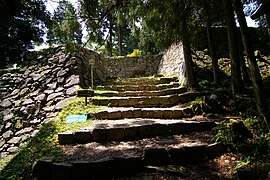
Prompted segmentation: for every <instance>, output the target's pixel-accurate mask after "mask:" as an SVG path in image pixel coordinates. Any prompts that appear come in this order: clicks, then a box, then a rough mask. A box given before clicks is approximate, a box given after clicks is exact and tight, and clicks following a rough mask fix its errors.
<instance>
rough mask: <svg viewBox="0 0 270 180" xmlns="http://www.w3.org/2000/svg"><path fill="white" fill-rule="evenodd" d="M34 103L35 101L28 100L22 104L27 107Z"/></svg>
mask: <svg viewBox="0 0 270 180" xmlns="http://www.w3.org/2000/svg"><path fill="white" fill-rule="evenodd" d="M33 103H34V101H33V100H32V99H26V100H25V101H24V102H23V103H22V105H24V106H26V105H29V104H33Z"/></svg>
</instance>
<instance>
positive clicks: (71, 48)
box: [64, 42, 77, 53]
mask: <svg viewBox="0 0 270 180" xmlns="http://www.w3.org/2000/svg"><path fill="white" fill-rule="evenodd" d="M64 50H65V52H66V53H67V52H75V51H76V50H77V48H76V45H75V44H74V43H73V42H67V43H66V44H65V45H64Z"/></svg>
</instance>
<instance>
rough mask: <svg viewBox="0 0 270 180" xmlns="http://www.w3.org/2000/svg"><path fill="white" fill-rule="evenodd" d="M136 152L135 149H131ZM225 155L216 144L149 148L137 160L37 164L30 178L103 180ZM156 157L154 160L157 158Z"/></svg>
mask: <svg viewBox="0 0 270 180" xmlns="http://www.w3.org/2000/svg"><path fill="white" fill-rule="evenodd" d="M134 151H138V149H134ZM224 152H226V147H225V145H223V144H220V143H214V144H206V143H198V144H190V145H185V146H182V147H175V148H166V147H162V146H160V147H151V148H144V149H142V153H141V154H142V155H141V156H132V155H131V156H112V157H110V158H108V157H107V158H101V159H98V160H88V161H87V160H74V161H67V162H61V161H60V162H59V160H57V158H55V157H45V158H43V159H41V160H39V161H38V162H37V163H36V164H35V166H34V168H33V174H34V176H35V177H37V179H40V180H45V179H46V180H47V179H69V180H77V179H80V180H86V179H107V178H112V177H119V175H130V174H132V173H137V172H143V171H145V170H147V168H148V167H149V165H150V166H164V165H181V166H183V165H193V164H198V163H201V162H203V161H205V160H207V159H212V158H214V157H215V156H217V155H221V154H223V153H224ZM157 157H158V158H157Z"/></svg>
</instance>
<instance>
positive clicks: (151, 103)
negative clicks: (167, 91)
mask: <svg viewBox="0 0 270 180" xmlns="http://www.w3.org/2000/svg"><path fill="white" fill-rule="evenodd" d="M179 99H180V98H179V96H178V95H177V94H175V95H166V96H153V97H149V96H140V97H111V98H109V97H106V98H100V97H94V98H92V102H93V104H94V105H97V106H109V107H171V106H174V105H177V104H179Z"/></svg>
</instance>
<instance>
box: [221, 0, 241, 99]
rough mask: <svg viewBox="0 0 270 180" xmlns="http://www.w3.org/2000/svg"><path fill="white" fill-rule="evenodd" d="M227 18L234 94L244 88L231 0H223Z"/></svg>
mask: <svg viewBox="0 0 270 180" xmlns="http://www.w3.org/2000/svg"><path fill="white" fill-rule="evenodd" d="M223 6H224V10H225V20H226V25H227V34H228V45H229V53H230V59H231V89H232V94H233V96H236V95H238V94H240V93H241V92H242V90H243V80H242V78H241V70H240V62H239V47H238V42H237V34H236V33H237V31H236V24H235V19H234V12H233V8H232V3H231V0H223Z"/></svg>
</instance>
